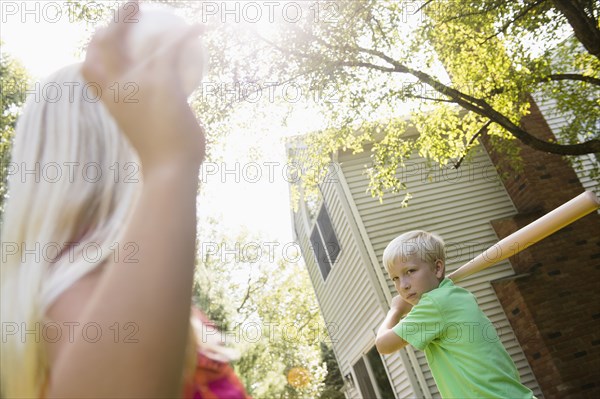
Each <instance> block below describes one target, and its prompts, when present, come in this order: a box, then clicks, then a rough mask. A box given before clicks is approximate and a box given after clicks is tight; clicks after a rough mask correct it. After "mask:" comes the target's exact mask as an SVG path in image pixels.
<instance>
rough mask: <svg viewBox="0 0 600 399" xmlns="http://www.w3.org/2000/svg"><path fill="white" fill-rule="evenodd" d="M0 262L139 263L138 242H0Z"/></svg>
mask: <svg viewBox="0 0 600 399" xmlns="http://www.w3.org/2000/svg"><path fill="white" fill-rule="evenodd" d="M0 249H1V253H2V263H5V262H8V261H9V260H14V259H15V257H16V259H17V260H18V261H19V262H20V263H50V264H53V263H56V262H59V261H60V262H67V263H78V262H84V263H89V264H95V263H98V262H100V261H102V260H110V261H112V262H114V263H138V262H139V259H138V257H137V256H138V252H139V250H140V248H139V245H138V244H137V243H135V242H123V243H121V242H118V241H114V242H111V243H102V244H101V243H98V242H94V241H84V242H79V241H68V242H44V243H41V242H33V243H25V242H10V241H2V243H0Z"/></svg>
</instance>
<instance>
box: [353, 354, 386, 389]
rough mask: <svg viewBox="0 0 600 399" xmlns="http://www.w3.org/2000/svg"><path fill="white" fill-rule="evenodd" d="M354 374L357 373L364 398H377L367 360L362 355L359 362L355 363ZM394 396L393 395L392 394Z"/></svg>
mask: <svg viewBox="0 0 600 399" xmlns="http://www.w3.org/2000/svg"><path fill="white" fill-rule="evenodd" d="M353 369H354V375H356V380H357V382H358V387H359V388H360V393H361V394H362V397H363V398H364V399H377V396H375V389H373V385H372V384H371V379H370V378H369V372H368V371H367V366H366V364H365V361H364V360H363V358H362V357H361V358H360V359H359V361H358V362H356V363H355V364H354V367H353ZM392 397H393V396H392Z"/></svg>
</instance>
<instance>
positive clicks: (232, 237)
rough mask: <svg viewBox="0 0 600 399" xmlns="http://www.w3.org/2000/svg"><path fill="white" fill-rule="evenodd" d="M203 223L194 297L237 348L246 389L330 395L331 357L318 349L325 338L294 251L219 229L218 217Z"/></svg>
mask: <svg viewBox="0 0 600 399" xmlns="http://www.w3.org/2000/svg"><path fill="white" fill-rule="evenodd" d="M202 226H203V228H202V233H201V238H200V240H199V253H200V257H199V259H198V265H197V274H198V275H197V277H196V281H195V285H194V302H195V303H196V304H198V305H199V306H200V308H201V309H202V310H204V311H205V313H206V314H207V315H208V316H209V317H210V318H212V319H213V320H214V321H215V322H216V324H217V325H218V327H219V328H220V329H221V330H222V331H223V334H224V335H223V336H224V338H225V341H226V343H227V344H228V345H229V346H232V347H234V348H236V349H238V350H239V351H240V352H241V355H242V356H241V358H240V359H239V360H238V361H236V362H235V363H234V368H235V369H236V371H237V372H238V375H239V376H240V377H241V379H242V381H243V383H244V385H245V386H246V389H247V390H248V392H249V393H250V394H251V395H252V396H254V397H260V398H262V397H269V398H271V397H273V398H276V397H279V398H304V397H318V396H319V394H320V393H321V392H322V391H327V392H329V394H328V395H329V396H325V397H327V398H335V396H334V393H335V390H336V389H337V388H338V385H339V384H338V385H335V383H336V382H337V380H336V379H335V378H334V377H332V376H334V375H335V370H336V369H337V368H336V365H335V358H334V357H333V354H332V353H328V356H329V357H324V356H323V355H322V345H323V344H324V343H327V342H328V341H329V340H330V338H329V336H328V331H327V330H326V328H325V324H324V321H323V319H322V317H321V314H320V311H319V308H318V305H317V303H316V299H315V296H314V293H313V290H312V286H311V285H310V280H309V277H308V274H307V272H306V270H305V268H304V267H303V266H302V265H301V264H299V263H298V262H297V261H298V260H299V259H300V256H299V254H294V253H293V251H286V254H287V257H288V258H287V259H286V256H282V255H280V253H281V252H279V251H277V248H280V246H278V245H275V243H276V241H267V240H264V239H261V238H260V237H256V236H255V235H252V234H250V233H248V232H247V231H244V230H241V231H238V232H236V233H232V232H224V231H221V230H219V228H218V226H219V224H218V221H217V220H216V219H209V220H205V221H203V222H202ZM330 369H331V370H332V374H331V375H329V374H328V370H330ZM338 374H339V371H338ZM325 378H328V380H327V384H325V383H324V380H325ZM330 380H331V381H333V382H332V383H329V381H330Z"/></svg>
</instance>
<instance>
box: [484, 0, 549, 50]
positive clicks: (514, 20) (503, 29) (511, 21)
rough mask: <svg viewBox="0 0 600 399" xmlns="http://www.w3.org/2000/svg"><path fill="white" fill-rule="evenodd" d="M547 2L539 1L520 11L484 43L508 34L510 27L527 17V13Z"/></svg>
mask: <svg viewBox="0 0 600 399" xmlns="http://www.w3.org/2000/svg"><path fill="white" fill-rule="evenodd" d="M545 1H546V0H537V1H535V2H533V3H531V4H529V5H528V6H527V7H525V8H523V9H522V10H521V11H519V12H518V13H517V15H516V16H515V17H514V18H512V19H511V20H510V21H507V22H505V23H504V25H502V28H500V30H498V31H497V32H496V33H494V34H493V35H491V36H489V37H488V38H486V39H485V40H484V41H483V43H485V42H487V41H488V40H491V39H493V38H494V37H496V36H498V35H499V34H500V33H504V32H506V30H507V29H508V27H509V26H510V25H512V24H514V23H515V22H517V21H518V20H519V19H521V18H523V17H524V16H525V15H527V13H528V12H529V11H531V10H533V9H534V8H535V7H537V6H538V5H540V4H542V3H544V2H545Z"/></svg>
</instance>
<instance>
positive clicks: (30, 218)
mask: <svg viewBox="0 0 600 399" xmlns="http://www.w3.org/2000/svg"><path fill="white" fill-rule="evenodd" d="M131 5H132V4H128V5H127V6H131ZM135 7H136V8H137V4H135ZM123 10H128V12H119V13H118V15H119V19H120V21H119V22H117V23H113V24H111V25H110V26H109V27H108V28H105V29H103V30H101V31H99V32H98V33H96V34H95V35H94V37H93V39H92V42H91V43H90V45H89V47H88V50H87V55H86V60H85V62H84V63H83V64H79V65H74V66H70V67H67V68H64V69H62V70H60V71H58V72H57V73H56V74H55V75H53V76H52V77H50V79H49V82H51V83H52V84H57V85H58V86H60V87H61V88H62V95H61V96H60V98H59V99H58V101H54V102H51V101H44V100H43V99H42V100H41V101H40V99H38V100H37V101H36V99H35V98H34V96H31V98H29V99H28V101H27V103H26V106H25V109H24V113H23V117H22V118H21V120H20V121H19V125H18V127H17V132H16V135H15V143H14V149H13V158H12V162H13V163H14V165H18V166H19V167H20V168H21V170H24V169H25V168H26V169H27V170H33V169H35V168H38V170H39V171H50V166H51V167H54V168H55V169H56V168H57V167H58V170H59V171H60V172H61V175H60V177H57V175H56V174H55V173H53V174H52V176H48V175H47V176H43V175H42V176H40V175H39V173H40V172H38V174H37V175H35V176H34V175H32V174H25V175H23V174H14V175H12V176H11V178H10V180H9V199H8V201H7V204H6V213H5V215H4V223H3V226H2V275H1V283H2V287H1V288H2V304H1V306H2V309H1V310H2V315H1V316H2V364H1V365H2V371H1V387H0V388H1V392H2V397H4V398H15V397H27V398H35V397H46V398H61V399H62V398H85V397H93V398H100V397H102V398H111V397H121V398H153V397H155V398H177V397H181V395H182V392H183V385H184V374H186V372H187V371H190V369H187V370H186V369H185V364H186V363H187V364H190V362H189V359H190V358H192V359H193V357H194V354H193V352H194V351H193V350H192V352H191V355H190V351H189V346H190V345H189V344H188V342H193V340H192V339H191V338H192V336H190V334H189V331H190V306H191V287H192V281H193V273H194V255H195V239H196V234H195V233H196V206H195V205H196V193H197V187H198V171H199V167H200V164H201V162H202V160H203V158H204V153H205V148H204V145H205V138H204V132H203V130H202V128H201V127H200V126H199V124H198V122H197V120H196V118H195V116H194V114H193V113H192V111H191V109H190V107H189V105H188V103H187V99H186V95H185V93H184V92H183V90H182V87H181V82H180V79H179V76H177V75H176V72H175V71H177V70H178V68H177V65H176V60H179V59H180V57H178V56H177V54H178V52H179V51H181V47H182V45H183V44H184V43H186V41H187V40H191V39H193V38H195V37H197V36H198V34H199V32H198V29H197V28H186V30H185V31H183V30H182V31H179V32H174V33H173V34H174V36H178V39H177V40H176V41H175V43H176V44H175V45H174V46H173V47H172V48H170V49H167V50H166V51H165V53H164V56H161V57H155V58H154V59H151V60H149V61H148V62H144V63H140V62H137V63H136V62H135V61H136V60H130V59H128V57H127V52H126V51H125V49H124V44H123V43H124V38H125V37H126V35H127V33H128V30H129V29H130V28H131V25H132V24H130V23H129V24H128V23H125V22H124V19H125V18H129V20H131V18H133V17H135V15H134V14H132V12H131V10H132V8H131V7H127V8H126V7H124V8H122V9H121V10H120V11H123ZM86 82H87V83H91V84H88V85H87V86H86ZM132 83H133V84H134V85H135V87H136V88H137V92H136V93H135V95H134V96H133V99H135V101H127V100H131V98H132V97H131V93H132V92H131V90H129V91H127V90H125V89H124V88H126V87H131V86H126V85H128V84H132ZM84 87H85V89H86V90H83V88H84ZM116 87H118V88H120V90H118V91H116V90H115V88H116ZM69 88H73V89H72V90H71V93H72V95H71V93H70V89H69ZM94 88H99V89H100V90H97V91H94ZM115 93H119V96H120V97H118V98H115V97H114V96H115ZM126 95H129V96H130V97H129V98H125V96H126ZM97 98H100V99H101V101H92V100H90V99H97ZM118 172H120V173H118ZM98 176H101V177H100V178H98ZM50 177H51V178H50ZM69 243H71V244H69ZM36 251H37V252H36ZM186 348H187V349H188V353H187V355H186ZM186 357H187V360H186ZM192 364H193V360H192Z"/></svg>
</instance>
